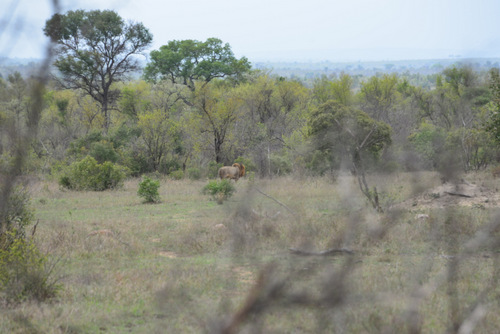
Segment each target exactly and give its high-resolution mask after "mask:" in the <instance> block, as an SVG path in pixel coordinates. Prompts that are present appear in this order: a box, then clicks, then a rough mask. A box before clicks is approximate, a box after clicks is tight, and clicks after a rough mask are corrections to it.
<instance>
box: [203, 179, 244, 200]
mask: <svg viewBox="0 0 500 334" xmlns="http://www.w3.org/2000/svg"><path fill="white" fill-rule="evenodd" d="M235 191H236V188H235V187H234V185H233V184H232V183H231V181H230V180H228V179H223V180H220V181H217V180H211V181H208V184H206V185H205V186H204V187H203V189H202V193H203V194H204V195H210V196H211V197H212V198H213V199H214V200H216V201H217V203H218V204H222V203H223V202H224V200H226V199H228V198H230V197H231V196H232V195H233V193H234V192H235Z"/></svg>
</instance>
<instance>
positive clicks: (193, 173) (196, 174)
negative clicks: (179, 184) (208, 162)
mask: <svg viewBox="0 0 500 334" xmlns="http://www.w3.org/2000/svg"><path fill="white" fill-rule="evenodd" d="M187 174H188V177H189V179H190V180H199V179H201V171H200V169H199V168H196V167H191V168H188V170H187Z"/></svg>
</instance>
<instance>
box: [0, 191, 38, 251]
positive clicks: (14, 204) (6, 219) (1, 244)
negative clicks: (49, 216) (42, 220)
mask: <svg viewBox="0 0 500 334" xmlns="http://www.w3.org/2000/svg"><path fill="white" fill-rule="evenodd" d="M30 201H31V200H30V196H29V193H28V191H27V190H26V189H24V188H21V187H16V188H14V190H13V191H12V192H11V194H10V196H9V198H8V201H7V205H6V207H5V210H4V211H3V212H2V217H0V220H1V224H2V228H3V229H4V231H10V232H13V233H14V237H15V238H21V237H24V236H25V228H26V226H28V225H29V224H31V222H32V221H33V217H34V214H33V209H32V208H31V206H30ZM11 236H12V235H10V236H8V235H3V234H1V233H0V249H2V248H5V247H8V246H9V244H10V243H11V241H12V239H11V238H10V237H11Z"/></svg>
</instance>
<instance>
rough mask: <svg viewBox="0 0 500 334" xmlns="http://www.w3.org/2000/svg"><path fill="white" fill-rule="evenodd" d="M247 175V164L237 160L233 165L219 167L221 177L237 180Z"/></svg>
mask: <svg viewBox="0 0 500 334" xmlns="http://www.w3.org/2000/svg"><path fill="white" fill-rule="evenodd" d="M243 176H245V165H243V164H239V163H237V162H235V163H234V164H233V165H232V166H224V167H221V168H220V169H219V177H220V178H221V179H232V180H234V181H235V182H236V181H238V179H239V178H240V177H243Z"/></svg>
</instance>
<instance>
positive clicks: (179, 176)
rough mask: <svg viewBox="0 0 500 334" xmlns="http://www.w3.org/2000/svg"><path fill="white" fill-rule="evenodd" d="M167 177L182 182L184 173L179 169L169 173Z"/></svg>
mask: <svg viewBox="0 0 500 334" xmlns="http://www.w3.org/2000/svg"><path fill="white" fill-rule="evenodd" d="M169 176H170V177H171V178H172V179H174V180H182V179H183V178H184V172H183V171H182V170H180V169H179V170H176V171H173V172H172V173H170V174H169Z"/></svg>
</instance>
